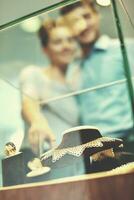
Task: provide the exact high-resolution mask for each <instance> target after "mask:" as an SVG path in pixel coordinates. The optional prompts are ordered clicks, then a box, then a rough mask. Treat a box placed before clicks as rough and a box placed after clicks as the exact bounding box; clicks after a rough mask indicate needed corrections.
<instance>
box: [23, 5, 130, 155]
mask: <svg viewBox="0 0 134 200" xmlns="http://www.w3.org/2000/svg"><path fill="white" fill-rule="evenodd" d="M61 15H62V16H63V17H64V20H65V21H66V23H67V24H68V27H67V26H65V25H57V24H56V22H50V23H48V24H47V25H44V26H42V27H41V28H40V30H39V37H40V39H41V43H42V47H43V51H44V53H46V54H47V55H48V57H49V58H50V61H51V64H50V66H48V67H45V68H43V69H38V68H36V67H35V68H34V67H31V68H28V69H26V70H24V72H23V73H22V76H21V87H22V91H23V93H24V94H27V95H23V102H22V113H23V116H24V119H25V120H26V121H27V122H28V124H29V127H30V128H29V129H28V131H27V132H28V134H26V137H25V138H26V141H29V142H30V145H31V147H32V149H33V151H34V152H37V144H38V143H42V141H44V140H48V141H49V142H50V144H51V146H54V145H55V141H56V140H57V143H58V144H59V143H60V142H61V139H62V136H61V132H63V131H64V130H65V129H67V128H70V127H73V126H77V125H79V124H82V125H91V126H97V128H98V129H99V130H100V131H101V132H102V134H103V135H108V136H114V137H120V138H126V137H127V136H128V134H129V132H130V131H131V130H132V126H133V123H132V116H131V107H130V102H129V98H128V94H127V88H126V84H120V85H115V86H111V87H107V88H103V89H101V90H99V89H96V90H94V91H92V92H88V93H84V94H82V95H79V96H76V97H69V98H66V99H62V100H59V101H58V100H57V101H53V102H49V103H46V104H45V103H44V104H43V103H41V102H45V101H47V100H49V99H50V98H52V97H56V96H59V95H64V94H66V93H68V92H71V91H72V90H73V89H74V87H75V90H79V89H84V88H90V87H94V86H98V85H100V84H106V83H109V82H112V81H116V80H119V79H123V78H125V75H124V74H125V73H124V69H123V61H122V56H121V52H120V47H119V43H118V41H115V40H111V39H110V38H108V37H106V36H105V37H104V36H100V33H99V14H98V12H97V10H96V8H95V5H94V4H93V3H89V5H88V6H87V5H85V4H84V3H82V2H76V3H74V4H72V5H69V6H67V7H64V8H62V9H61ZM72 32H73V35H75V38H76V39H77V40H78V42H79V44H80V46H81V49H82V58H80V59H77V62H76V64H75V65H74V66H73V65H72V66H71V65H70V63H72V62H73V59H74V57H75V52H76V41H75V40H74V37H73V36H72ZM130 48H131V45H130ZM132 58H133V56H132V57H130V62H131V59H132ZM130 64H131V63H130ZM68 65H70V66H68ZM77 103H78V104H77ZM26 141H25V144H26V143H27V142H26Z"/></svg>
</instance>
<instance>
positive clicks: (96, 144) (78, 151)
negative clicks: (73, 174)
mask: <svg viewBox="0 0 134 200" xmlns="http://www.w3.org/2000/svg"><path fill="white" fill-rule="evenodd" d="M116 141H118V142H122V140H120V139H116V138H110V137H101V138H98V139H96V140H93V141H90V142H88V143H85V144H82V145H79V146H75V147H69V148H64V149H58V148H55V149H53V150H51V151H49V152H46V153H45V154H43V155H42V157H41V160H46V159H48V158H49V157H52V162H53V163H54V162H56V161H58V160H59V159H61V158H62V157H63V156H64V155H66V154H69V155H73V156H76V157H79V156H81V155H82V154H83V152H84V151H85V149H87V148H101V147H103V146H104V144H105V143H112V142H116ZM109 149H110V147H109ZM106 154H108V152H107V151H105V156H106ZM111 156H114V153H112V152H111Z"/></svg>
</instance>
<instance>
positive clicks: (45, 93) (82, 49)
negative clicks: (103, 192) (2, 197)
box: [0, 0, 133, 186]
mask: <svg viewBox="0 0 134 200" xmlns="http://www.w3.org/2000/svg"><path fill="white" fill-rule="evenodd" d="M129 1H130V0H129ZM96 2H97V3H96ZM100 2H101V1H84V3H83V2H80V1H78V2H77V3H74V4H71V5H69V6H66V7H64V8H62V9H60V10H56V11H53V12H50V13H49V14H48V13H44V14H42V15H39V16H37V17H34V18H30V19H28V20H25V21H23V22H22V23H20V24H18V25H16V26H13V27H11V28H9V29H5V30H3V31H1V32H0V44H1V46H0V55H1V61H0V78H1V79H0V87H1V93H0V105H1V106H0V112H1V116H2V117H0V124H1V125H0V130H1V136H0V151H1V152H3V153H1V159H2V167H3V172H2V170H1V180H2V176H3V186H7V185H17V184H24V183H31V182H40V181H46V180H53V179H59V178H65V177H72V176H77V175H83V174H91V173H97V172H101V171H107V170H112V169H113V168H116V167H118V166H120V165H122V164H124V163H126V162H128V161H133V154H130V153H125V154H123V153H122V148H119V146H120V147H122V140H120V139H123V140H124V141H125V142H126V140H127V139H128V136H129V133H131V131H133V118H132V109H131V104H130V98H129V92H128V91H129V90H128V85H127V84H126V75H125V71H124V64H123V55H122V51H121V48H120V40H119V38H118V34H117V27H116V23H115V18H114V10H113V7H112V5H111V4H110V5H108V6H106V7H103V6H102V5H101V4H100ZM130 3H131V1H130ZM117 8H118V9H119V11H118V14H119V16H120V18H121V22H122V21H123V22H124V21H125V19H126V15H124V11H123V10H122V7H121V6H120V4H117ZM125 23H126V25H125ZM125 23H124V24H123V26H122V29H123V33H124V26H125V27H126V26H128V27H127V31H128V32H127V33H125V41H126V40H127V38H130V37H131V41H133V33H132V30H130V31H129V29H130V28H131V25H130V26H129V25H128V24H127V22H125ZM129 40H130V39H129ZM126 44H127V43H126ZM132 44H133V43H132V42H131V45H132ZM126 47H127V50H128V57H129V59H132V51H131V49H130V50H129V49H128V48H129V47H128V46H127V45H126ZM131 67H133V63H132V66H131ZM113 138H114V139H113ZM118 138H120V139H118ZM127 142H128V141H127ZM126 144H128V146H129V145H130V143H129V142H128V143H126ZM131 144H133V141H131ZM14 145H15V146H16V150H15V146H14ZM128 146H126V147H125V149H123V150H124V151H129V148H128ZM132 151H133V149H131V152H132ZM20 152H22V153H20ZM7 166H8V167H7ZM14 168H15V169H16V170H15V171H14V170H13V169H14ZM1 185H2V181H1Z"/></svg>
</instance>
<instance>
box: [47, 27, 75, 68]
mask: <svg viewBox="0 0 134 200" xmlns="http://www.w3.org/2000/svg"><path fill="white" fill-rule="evenodd" d="M75 50H76V41H75V40H74V38H73V36H72V34H71V31H70V30H69V29H68V28H67V27H64V26H61V27H55V28H53V29H52V30H51V31H50V33H49V41H48V45H47V47H46V48H45V52H46V53H47V54H48V56H49V58H50V60H51V61H52V63H53V64H55V65H58V66H62V65H67V64H69V63H70V62H71V61H72V60H73V58H74V55H75Z"/></svg>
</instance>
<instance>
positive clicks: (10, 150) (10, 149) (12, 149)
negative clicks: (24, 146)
mask: <svg viewBox="0 0 134 200" xmlns="http://www.w3.org/2000/svg"><path fill="white" fill-rule="evenodd" d="M4 152H5V154H6V156H7V157H9V156H14V155H15V154H16V146H15V144H14V143H13V142H8V143H6V145H5V150H4Z"/></svg>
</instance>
